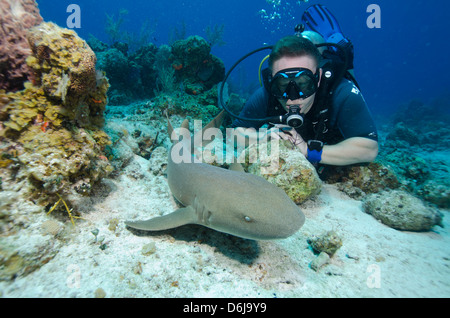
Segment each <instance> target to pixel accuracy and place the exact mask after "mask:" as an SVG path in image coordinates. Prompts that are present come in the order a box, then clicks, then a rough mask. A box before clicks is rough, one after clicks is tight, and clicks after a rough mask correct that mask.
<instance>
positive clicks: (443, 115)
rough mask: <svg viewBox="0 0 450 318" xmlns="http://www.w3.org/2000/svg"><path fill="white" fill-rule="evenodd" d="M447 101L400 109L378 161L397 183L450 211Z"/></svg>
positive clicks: (414, 101) (394, 117)
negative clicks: (383, 164)
mask: <svg viewBox="0 0 450 318" xmlns="http://www.w3.org/2000/svg"><path fill="white" fill-rule="evenodd" d="M449 104H450V98H449V97H448V96H444V97H441V98H438V99H435V100H433V101H431V102H430V103H428V104H424V103H422V102H420V101H417V100H413V101H411V102H409V103H407V104H405V105H403V106H401V107H400V108H399V110H398V112H397V113H396V114H394V116H393V119H392V121H391V123H390V125H389V126H388V127H387V128H385V129H386V131H385V138H383V139H382V140H381V147H380V154H379V160H380V161H382V162H384V163H385V164H388V165H389V166H391V167H392V169H393V171H394V172H395V174H396V175H397V177H398V179H399V182H400V183H401V184H402V185H404V186H405V187H406V189H408V191H410V192H412V193H413V194H414V195H416V196H418V197H420V198H421V199H423V200H426V201H428V202H431V203H434V204H436V205H438V206H439V207H441V208H447V209H448V208H449V207H450V190H449V189H450V181H449V180H450V178H449V177H450V169H449V161H448V159H447V158H448V149H449V148H450V134H449V132H450V129H449V123H450V113H449V111H448V109H449V107H448V106H449Z"/></svg>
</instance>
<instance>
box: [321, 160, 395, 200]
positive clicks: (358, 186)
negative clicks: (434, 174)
mask: <svg viewBox="0 0 450 318" xmlns="http://www.w3.org/2000/svg"><path fill="white" fill-rule="evenodd" d="M326 181H327V182H328V183H337V186H338V188H339V189H340V190H341V191H343V192H345V193H346V194H347V195H349V196H350V197H352V198H354V199H361V198H363V197H364V196H365V195H367V194H370V193H377V192H380V191H382V190H385V189H396V188H398V187H400V182H399V181H398V178H397V176H396V174H395V173H394V172H393V171H392V168H391V167H390V166H388V165H383V164H381V163H380V162H372V163H369V164H362V165H351V166H344V167H333V172H332V173H330V175H329V177H328V178H327V180H326Z"/></svg>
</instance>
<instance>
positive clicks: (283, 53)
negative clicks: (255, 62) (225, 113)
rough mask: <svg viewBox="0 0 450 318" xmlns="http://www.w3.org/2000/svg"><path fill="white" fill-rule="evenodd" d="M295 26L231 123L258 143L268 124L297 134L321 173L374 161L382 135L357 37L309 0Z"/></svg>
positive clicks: (294, 138)
mask: <svg viewBox="0 0 450 318" xmlns="http://www.w3.org/2000/svg"><path fill="white" fill-rule="evenodd" d="M295 31H296V35H291V36H286V37H283V38H282V39H280V40H279V41H278V42H277V43H276V44H275V45H274V46H273V47H271V49H272V51H271V53H270V55H269V57H268V64H269V67H268V68H267V69H265V70H264V71H262V77H263V82H264V85H263V87H261V88H259V89H258V90H257V91H256V92H255V93H254V94H253V95H252V96H251V97H250V98H249V100H248V101H247V102H246V104H245V105H244V108H243V109H242V111H241V112H240V114H239V115H235V114H234V115H233V114H232V115H233V117H235V119H234V121H233V124H232V126H233V127H234V128H235V129H236V132H237V133H238V134H241V135H243V136H245V137H246V138H247V142H248V141H249V140H250V142H255V141H257V140H258V132H257V129H258V128H260V127H261V126H263V125H264V124H266V123H269V127H270V126H271V127H275V128H276V130H275V131H276V132H277V133H276V134H272V136H273V135H276V136H277V137H276V138H280V139H283V140H289V141H291V142H292V143H293V144H294V145H295V146H296V147H297V148H298V150H299V151H300V152H301V153H302V154H303V155H304V156H305V157H306V158H307V159H308V160H309V161H310V162H311V163H312V164H313V165H314V166H315V167H316V169H317V171H318V173H319V175H320V176H321V178H326V173H324V171H326V170H327V169H325V168H326V167H329V166H345V165H351V164H356V163H365V162H371V161H373V160H374V159H375V158H376V156H377V154H378V135H377V130H376V127H375V123H374V121H373V119H372V116H371V114H370V111H369V109H368V107H367V105H366V102H365V100H364V98H363V96H362V94H361V92H360V90H359V86H358V84H357V82H356V80H355V78H354V76H353V46H352V44H351V42H350V41H349V40H348V39H347V38H345V37H344V36H343V34H342V32H341V29H340V27H339V24H338V22H337V20H336V19H335V17H334V16H333V15H332V14H331V12H330V11H329V10H328V9H327V8H326V7H324V6H321V5H313V6H311V7H309V8H308V9H307V10H306V11H305V13H304V14H303V16H302V24H300V25H298V26H296V28H295ZM257 51H259V50H257ZM248 55H249V54H248ZM248 55H247V56H248ZM230 71H231V70H230ZM224 108H225V109H226V106H225V107H224ZM226 110H227V109H226Z"/></svg>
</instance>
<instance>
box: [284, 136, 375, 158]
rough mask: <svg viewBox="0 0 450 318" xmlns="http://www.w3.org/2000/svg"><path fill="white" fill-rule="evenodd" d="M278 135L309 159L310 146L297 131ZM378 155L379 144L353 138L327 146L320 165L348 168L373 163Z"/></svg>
mask: <svg viewBox="0 0 450 318" xmlns="http://www.w3.org/2000/svg"><path fill="white" fill-rule="evenodd" d="M278 135H279V136H280V137H281V138H282V139H284V140H289V141H291V142H292V143H293V144H294V145H296V146H297V148H298V149H299V150H300V152H301V153H302V154H303V155H304V156H305V157H306V158H307V157H308V146H307V143H306V142H305V141H304V140H303V138H302V137H301V136H300V135H299V134H298V133H297V132H296V131H295V130H291V131H290V132H289V133H288V134H286V133H284V132H281V131H280V132H278ZM377 155H378V142H377V141H375V140H372V139H369V138H364V137H352V138H348V139H345V140H343V141H341V142H340V143H338V144H336V145H325V146H323V149H322V159H321V160H320V163H322V164H327V165H333V166H346V165H351V164H355V163H362V162H372V161H373V160H375V158H376V157H377Z"/></svg>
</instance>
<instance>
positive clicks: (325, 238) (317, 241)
mask: <svg viewBox="0 0 450 318" xmlns="http://www.w3.org/2000/svg"><path fill="white" fill-rule="evenodd" d="M308 243H309V244H310V245H311V247H312V248H313V250H314V251H316V252H325V253H327V254H328V255H329V256H333V255H334V253H336V251H337V250H338V249H339V248H340V247H341V246H342V239H341V238H340V237H339V236H338V234H337V233H336V232H335V231H328V232H327V233H325V234H324V235H321V236H319V237H313V238H309V239H308Z"/></svg>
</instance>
